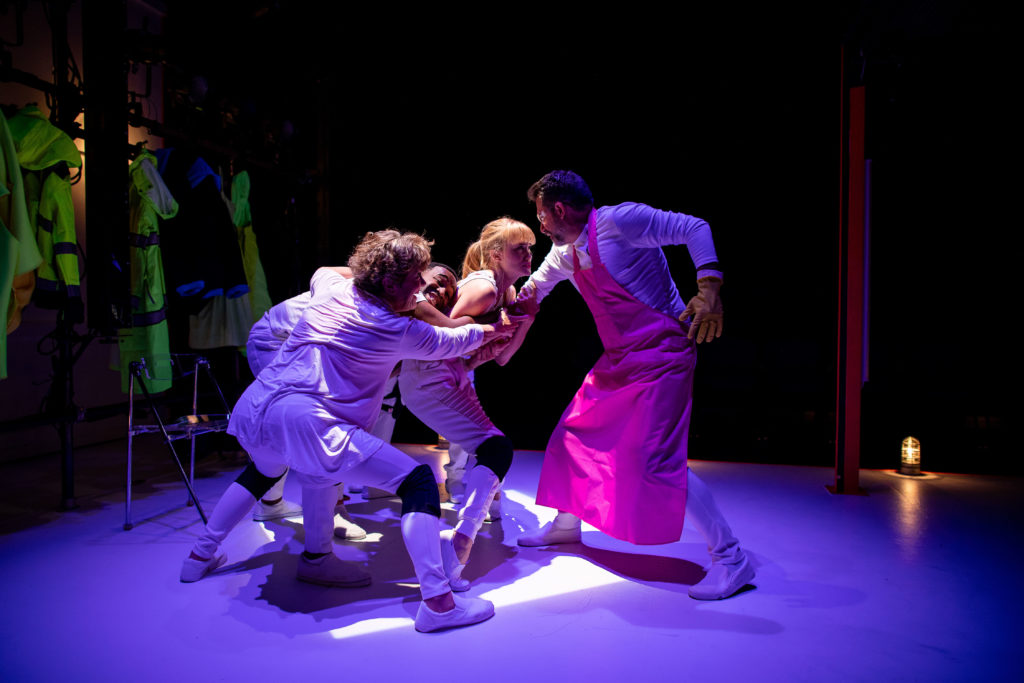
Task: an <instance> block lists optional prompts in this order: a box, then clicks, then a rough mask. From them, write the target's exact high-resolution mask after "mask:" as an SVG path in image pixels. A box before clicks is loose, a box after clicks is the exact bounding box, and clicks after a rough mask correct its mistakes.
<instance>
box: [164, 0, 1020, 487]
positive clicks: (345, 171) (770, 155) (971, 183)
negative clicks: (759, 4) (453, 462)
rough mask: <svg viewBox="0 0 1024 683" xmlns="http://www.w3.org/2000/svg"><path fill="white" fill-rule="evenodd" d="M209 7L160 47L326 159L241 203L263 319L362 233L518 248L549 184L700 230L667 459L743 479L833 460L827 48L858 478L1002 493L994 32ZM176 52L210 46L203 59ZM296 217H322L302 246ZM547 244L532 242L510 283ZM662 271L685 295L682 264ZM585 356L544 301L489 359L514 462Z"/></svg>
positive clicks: (890, 9) (1004, 358)
mask: <svg viewBox="0 0 1024 683" xmlns="http://www.w3.org/2000/svg"><path fill="white" fill-rule="evenodd" d="M228 6H230V7H232V8H233V10H234V11H236V15H235V16H233V17H232V18H233V19H234V20H235V22H234V26H233V28H232V30H231V31H229V32H222V33H217V26H218V25H219V24H218V22H219V21H225V22H226V21H227V18H221V19H219V20H218V19H216V18H211V17H210V16H209V12H210V11H211V10H210V9H209V8H196V7H192V6H191V5H190V4H189V3H186V4H185V5H181V6H180V7H179V6H176V3H172V4H171V14H170V20H171V21H170V22H169V31H168V35H169V37H170V38H171V39H172V40H174V39H175V36H177V37H178V38H180V37H181V36H184V35H186V34H187V35H189V36H190V37H192V40H190V54H192V55H193V56H192V57H191V59H193V60H195V63H196V64H197V65H202V67H203V68H205V69H206V70H207V71H211V70H212V71H216V70H218V69H220V70H222V71H223V73H222V75H221V76H220V82H221V83H224V84H225V85H223V86H222V87H223V88H224V89H225V90H227V89H229V86H228V85H227V83H228V82H230V83H231V85H230V88H231V89H233V90H234V91H235V92H237V93H245V97H246V98H249V99H250V100H251V101H253V102H254V103H255V104H254V106H257V107H260V108H263V109H264V110H265V111H266V112H269V115H270V116H271V117H276V118H277V120H279V121H280V120H283V119H288V120H289V121H290V122H291V123H292V124H293V126H294V129H295V134H294V137H293V138H292V139H291V140H290V142H289V144H290V145H291V147H292V151H291V154H293V155H294V157H295V159H294V160H293V161H295V162H296V163H297V164H298V165H300V166H301V165H303V164H305V165H307V166H315V165H316V163H317V159H318V158H320V159H326V160H327V162H326V163H327V164H328V173H327V175H326V177H324V178H318V179H312V180H311V181H310V182H309V184H308V186H307V187H304V188H300V189H298V190H294V189H293V190H292V191H291V192H284V191H282V190H281V188H270V187H266V186H264V190H263V193H262V195H261V196H259V197H258V198H257V202H256V206H255V210H256V213H255V221H256V223H255V226H256V230H257V234H258V236H259V239H260V243H261V247H262V252H263V254H264V263H265V265H266V267H267V271H268V277H269V278H270V280H271V291H272V294H274V298H275V300H279V299H281V298H283V297H284V296H285V295H287V294H290V293H293V292H295V291H298V289H299V288H301V287H302V286H303V284H304V281H305V278H308V274H309V273H310V272H311V271H312V269H313V268H314V267H316V266H317V265H321V264H325V263H333V264H337V263H341V262H343V261H344V260H345V259H346V257H347V254H348V251H349V250H350V249H351V247H352V245H353V244H354V243H355V242H356V241H357V240H358V238H359V237H360V236H361V235H362V234H363V233H364V232H365V231H367V230H374V229H380V228H383V227H392V226H393V227H398V228H400V229H404V230H415V231H418V232H425V233H426V234H427V236H428V237H430V238H432V239H434V240H435V241H436V246H435V256H436V257H437V258H438V259H439V260H442V261H445V262H448V263H451V264H452V265H458V263H459V262H460V261H461V256H462V252H463V250H464V248H465V246H466V245H467V244H468V243H469V242H471V241H472V240H473V239H474V236H475V234H476V233H477V232H478V231H479V228H480V226H482V225H483V224H484V223H486V222H487V221H488V220H490V219H492V218H495V217H497V216H501V215H510V216H513V217H515V218H518V219H521V220H524V221H525V222H527V223H528V224H530V225H533V226H534V227H536V222H535V219H534V218H533V214H534V210H533V208H532V206H531V205H530V204H529V203H528V202H527V201H526V198H525V191H526V188H527V187H528V186H529V185H530V183H531V182H533V181H534V180H535V179H536V178H538V177H539V176H540V175H542V174H543V173H545V172H546V171H549V170H552V169H554V168H572V169H574V170H576V171H577V172H579V173H580V174H581V175H583V176H584V177H585V178H586V179H587V180H588V182H589V183H590V185H591V188H592V189H593V191H594V194H595V197H596V199H597V202H598V204H614V203H618V202H622V201H640V202H645V203H648V204H651V205H652V206H656V207H658V208H664V209H671V210H676V211H683V212H686V213H691V214H694V215H697V216H700V217H702V218H705V219H707V220H708V221H709V222H710V224H711V226H712V228H713V230H714V234H715V239H716V244H717V247H718V252H719V256H720V259H721V261H722V263H723V264H724V268H725V272H726V282H725V286H724V288H723V299H724V302H725V307H726V327H725V336H724V337H723V338H722V339H720V340H719V341H716V342H715V343H714V344H712V345H709V346H705V347H701V349H700V355H699V366H698V371H697V377H696V392H697V394H696V402H695V412H694V424H693V429H692V431H691V434H692V448H693V455H694V456H696V457H702V458H709V459H737V460H748V461H759V462H788V463H808V464H819V465H829V464H831V462H832V458H833V454H832V443H831V441H832V432H833V430H834V416H833V410H834V405H833V404H834V383H835V379H834V378H835V358H834V354H835V351H834V347H835V342H834V339H835V317H836V313H835V310H836V291H837V288H836V279H837V273H836V264H837V258H838V255H837V254H838V252H837V245H836V239H837V237H836V235H837V221H838V216H837V212H838V202H837V199H838V197H837V195H838V191H839V169H838V159H839V102H840V93H839V75H840V69H841V63H840V46H841V45H843V44H844V42H845V44H846V45H847V48H846V54H847V57H848V59H847V69H848V72H849V73H850V74H852V75H853V77H854V78H855V79H862V80H863V82H864V83H865V84H866V86H867V93H868V156H869V157H871V158H872V169H873V177H872V250H871V276H872V277H871V283H872V291H871V299H870V301H871V354H870V358H869V360H870V371H871V374H870V381H869V382H868V384H867V386H866V387H865V418H866V420H865V450H864V454H863V456H862V461H863V462H864V464H865V465H866V466H878V467H885V466H892V465H893V464H894V458H895V457H896V448H897V444H898V442H899V440H900V439H901V438H902V437H903V436H905V435H907V434H911V433H913V434H914V435H915V436H918V437H919V438H921V440H922V442H923V443H924V449H925V459H926V462H925V467H926V469H927V468H929V466H930V467H931V468H932V469H936V470H939V469H942V470H952V471H995V472H1007V471H1014V472H1017V471H1019V466H1018V465H1017V464H1016V462H1015V460H1014V459H1012V458H1011V457H1010V456H1009V454H1008V452H1007V450H1006V449H1007V448H1008V444H1007V443H1006V435H1007V434H1008V433H1009V426H1008V425H1007V420H1008V419H1010V418H1011V417H1012V416H1011V413H1010V410H1009V408H1008V398H1009V396H1010V392H1009V390H1008V388H1007V376H1008V374H1009V373H1010V370H1011V366H1010V365H1009V358H1010V356H1009V351H1010V343H1011V342H1010V340H1011V339H1012V336H1011V333H1010V326H1011V325H1010V322H1009V321H1010V320H1011V319H1012V314H1011V315H1007V313H1008V312H1009V311H1008V309H1006V307H1005V306H1004V305H1003V304H1002V300H1003V298H1004V297H1005V292H1006V291H1007V290H1008V289H1009V282H1010V281H1009V269H1008V265H1009V252H1008V248H1007V246H1008V245H1006V244H1004V243H1003V240H1004V238H1003V234H1004V233H1005V232H1008V228H1009V226H1010V224H1012V223H1011V220H1012V219H1011V218H1010V216H1011V214H1009V212H1008V204H1009V201H1008V198H1009V196H1010V191H1011V187H1010V183H1011V180H1010V178H1011V176H1010V174H1007V173H1006V172H1005V170H1006V165H1007V164H1005V163H1003V161H1004V160H1006V159H1008V158H1012V157H1013V155H1012V154H1011V153H1010V151H1009V149H1010V146H1011V143H1012V133H1011V126H1010V120H1009V116H1010V114H1009V112H1010V108H1009V106H1008V102H1009V97H1010V94H1011V93H1010V89H1009V88H1008V83H1009V81H1008V80H1007V78H1006V75H1007V72H1008V64H1009V60H1010V47H1009V44H1010V43H1009V41H1008V40H1006V37H1007V31H1006V29H1005V22H1004V21H1003V19H1004V18H1003V17H1000V16H999V15H996V14H992V13H988V12H987V11H985V10H984V9H978V8H977V7H975V6H973V5H972V7H971V8H968V7H966V5H964V6H961V4H960V3H954V2H949V3H938V4H936V3H913V2H906V3H896V4H886V5H885V8H884V9H883V8H882V6H881V5H880V4H875V3H852V4H850V5H849V6H848V7H845V8H841V9H840V10H838V11H834V12H832V13H830V14H827V15H826V14H812V15H808V14H806V13H800V12H797V11H796V10H792V11H789V12H787V13H783V12H780V11H778V10H773V11H771V12H769V11H767V10H763V11H762V12H761V14H759V15H751V14H749V13H748V14H743V15H730V14H729V13H728V12H726V11H718V12H712V11H701V12H697V11H687V12H685V13H683V12H679V11H677V12H676V13H675V14H654V15H646V16H639V15H637V14H623V13H620V14H617V15H615V16H614V17H603V16H601V17H594V16H587V17H571V16H569V15H567V14H562V13H559V14H558V15H557V16H556V15H555V14H552V13H550V12H548V13H546V14H545V13H540V12H538V13H534V14H530V15H526V16H524V15H521V14H515V15H513V14H511V13H509V14H507V15H503V16H497V15H490V16H483V15H480V16H476V15H467V14H457V13H454V12H453V13H452V14H450V15H448V16H441V15H438V14H429V15H428V14H422V15H417V16H410V15H408V14H403V15H402V16H383V15H382V14H373V15H372V16H371V15H370V13H362V14H357V13H354V12H352V11H351V10H350V9H344V10H343V9H339V10H336V11H335V12H334V13H333V14H316V13H314V12H313V11H312V10H309V9H304V8H298V7H293V6H292V5H291V4H289V3H270V4H268V3H235V4H232V3H228ZM243 9H244V10H245V12H241V10H243ZM239 12H241V14H243V15H244V18H245V19H246V21H243V22H238V21H237V19H238V13H239ZM246 12H248V13H246ZM226 13H227V12H226ZM198 16H202V17H204V18H205V21H206V23H205V24H203V25H202V27H200V24H199V22H197V21H195V18H196V17H198ZM200 30H206V31H209V32H210V33H211V34H215V33H216V34H217V38H216V40H214V39H211V40H210V41H209V43H208V46H207V47H206V48H205V49H206V50H207V51H206V52H202V53H201V55H202V56H201V58H200V57H197V56H196V52H195V46H196V42H197V41H195V40H194V35H195V32H196V31H200ZM229 75H230V76H229ZM318 126H319V127H320V132H319V133H317V129H318ZM328 133H329V134H328ZM318 183H323V185H322V187H323V188H325V189H326V190H327V192H326V196H327V197H328V206H327V209H326V211H327V212H328V213H326V214H324V211H325V209H324V208H323V207H322V206H318V205H317V204H316V200H315V196H316V188H317V186H318V185H317V184H318ZM268 184H271V183H270V182H268ZM257 191H259V188H257ZM292 198H297V199H296V201H295V203H294V204H292V203H290V202H291V201H292ZM285 205H288V206H285ZM261 206H262V207H263V216H264V217H263V218H262V219H261V215H260V209H261ZM285 208H288V212H285ZM286 213H287V215H285V214H286ZM318 215H328V216H329V219H330V225H329V240H328V241H327V242H326V244H325V243H324V240H322V239H319V237H318V235H317V233H316V229H315V224H316V220H317V217H318ZM261 220H262V222H261ZM548 246H549V243H548V242H547V241H546V240H545V238H543V237H542V236H539V244H538V248H537V254H536V256H535V263H539V261H540V259H541V258H542V257H543V254H544V252H545V251H546V250H547V248H548ZM667 252H668V254H669V259H670V261H671V263H672V265H673V269H674V272H675V273H676V276H677V282H678V284H679V286H680V290H681V292H682V293H683V295H684V297H685V296H689V295H690V294H692V292H693V272H692V264H691V263H690V261H689V257H688V254H687V252H686V250H685V248H682V247H679V248H670V249H668V250H667ZM599 353H600V342H599V341H598V340H597V338H596V334H595V333H594V329H593V323H592V321H591V319H590V317H589V313H588V312H587V311H586V308H585V306H584V304H583V303H582V301H581V300H580V298H579V297H578V295H577V294H576V293H575V291H574V290H572V288H571V286H570V285H568V284H564V285H561V286H559V288H558V289H557V290H556V292H555V293H554V294H553V295H552V296H551V297H550V298H549V300H548V301H546V302H545V304H544V307H543V309H542V313H541V316H540V318H539V319H538V322H537V324H536V325H535V326H534V329H533V331H532V332H531V337H530V339H528V341H527V344H526V346H525V347H524V348H523V350H522V351H521V353H520V354H519V355H518V356H517V357H516V358H515V359H514V360H513V361H512V363H510V364H509V365H508V366H506V367H505V368H496V367H485V368H482V369H481V370H480V371H479V372H478V375H477V383H478V388H479V393H480V396H481V399H482V401H483V403H484V406H485V408H487V410H488V412H489V413H490V414H491V415H492V417H493V418H494V420H495V422H496V423H497V424H498V425H499V427H501V428H502V429H504V430H505V431H506V432H507V433H508V434H509V435H510V436H512V437H513V439H514V440H515V442H516V443H517V445H518V446H519V447H523V448H543V446H544V442H545V440H546V437H547V434H548V433H549V432H550V429H551V427H552V426H553V424H554V422H555V421H556V420H557V418H558V415H559V413H560V411H561V409H562V408H563V407H564V405H565V403H566V402H567V400H568V398H569V397H570V396H571V394H572V393H573V391H574V390H575V389H576V387H577V386H578V384H579V381H580V380H581V378H582V376H583V374H584V373H585V372H586V370H587V369H588V368H589V367H590V365H591V364H592V363H593V361H594V359H595V358H596V357H597V355H598V354H599ZM429 438H431V434H430V433H429V431H427V430H426V429H425V428H424V427H422V426H421V425H418V423H416V422H415V420H413V419H411V417H410V416H408V414H407V415H406V416H404V417H403V419H402V420H401V421H400V422H399V427H398V430H397V433H396V440H411V441H419V440H423V439H429ZM929 458H930V461H929Z"/></svg>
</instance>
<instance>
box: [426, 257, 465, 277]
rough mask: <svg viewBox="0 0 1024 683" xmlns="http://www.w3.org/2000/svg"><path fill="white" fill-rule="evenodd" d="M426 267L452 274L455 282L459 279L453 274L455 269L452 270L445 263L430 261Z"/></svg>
mask: <svg viewBox="0 0 1024 683" xmlns="http://www.w3.org/2000/svg"><path fill="white" fill-rule="evenodd" d="M427 267H428V268H444V269H445V270H447V271H448V272H449V273H451V274H452V277H453V278H455V279H456V280H458V279H459V276H458V275H457V274H456V273H455V269H454V268H452V267H451V266H449V265H448V264H447V263H441V262H440V261H431V262H430V265H429V266H427Z"/></svg>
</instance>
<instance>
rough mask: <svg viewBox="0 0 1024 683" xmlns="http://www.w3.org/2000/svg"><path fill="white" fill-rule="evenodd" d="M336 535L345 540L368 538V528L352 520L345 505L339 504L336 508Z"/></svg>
mask: <svg viewBox="0 0 1024 683" xmlns="http://www.w3.org/2000/svg"><path fill="white" fill-rule="evenodd" d="M334 510H335V513H336V514H335V515H334V537H335V538H340V539H341V540H343V541H356V540H358V539H360V538H366V530H365V529H364V528H363V527H361V526H359V525H358V524H356V523H355V522H353V521H352V519H351V518H350V517H349V516H348V510H346V509H345V506H344V505H341V504H340V503H339V504H338V507H336V508H334Z"/></svg>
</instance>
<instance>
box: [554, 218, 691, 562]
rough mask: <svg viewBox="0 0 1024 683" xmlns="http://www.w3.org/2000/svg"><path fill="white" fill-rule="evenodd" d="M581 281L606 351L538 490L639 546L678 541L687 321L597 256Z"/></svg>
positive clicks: (561, 428) (563, 427)
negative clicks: (641, 295) (634, 290)
mask: <svg viewBox="0 0 1024 683" xmlns="http://www.w3.org/2000/svg"><path fill="white" fill-rule="evenodd" d="M596 215H597V214H596V213H595V212H594V211H591V213H590V219H589V221H588V223H587V227H588V233H589V235H588V238H587V244H588V249H589V252H590V256H591V259H592V260H593V264H594V265H593V268H591V269H590V270H580V263H579V258H578V257H577V256H576V252H575V249H574V250H573V266H574V270H573V275H574V277H575V279H576V283H577V284H578V285H579V289H580V293H581V294H582V295H583V298H584V300H586V302H587V305H588V306H589V307H590V311H591V313H593V315H594V322H595V323H596V324H597V332H598V334H599V335H600V337H601V341H602V343H603V344H604V354H603V355H602V356H601V358H599V359H598V361H597V364H596V365H595V366H594V368H593V369H592V370H591V371H590V373H589V374H588V375H587V377H586V379H584V380H583V386H581V387H580V389H579V391H577V392H576V395H575V396H574V397H573V399H572V401H571V402H570V403H569V407H568V408H566V409H565V412H564V413H562V418H561V419H560V420H559V422H558V425H557V426H556V427H555V431H554V432H552V434H551V439H550V440H549V441H548V446H547V450H546V451H545V455H544V464H543V467H542V469H541V475H540V483H539V486H538V488H537V502H538V503H540V504H541V505H546V506H548V507H553V508H557V509H559V510H565V511H566V512H571V513H573V514H574V515H576V516H578V517H580V518H581V519H583V521H585V522H588V523H589V524H592V525H594V526H595V527H597V528H598V529H600V530H601V531H603V532H604V533H606V534H608V535H609V536H613V537H615V538H618V539H621V540H624V541H629V542H631V543H637V544H643V545H651V544H657V543H671V542H674V541H678V540H679V537H680V535H681V534H682V531H683V514H684V512H685V509H686V444H687V434H688V431H689V425H690V405H691V389H692V385H693V370H694V367H695V365H696V361H697V355H696V352H695V351H694V348H693V343H692V342H691V341H690V340H688V339H687V338H686V329H685V328H684V327H683V326H682V325H680V323H679V321H677V320H675V319H673V318H672V317H670V316H668V315H666V314H665V313H662V312H661V311H657V310H655V309H653V308H651V307H650V306H648V305H647V304H645V303H643V302H641V301H638V300H637V299H636V298H635V297H634V296H633V295H632V294H630V293H629V292H627V291H626V290H625V289H623V288H622V286H621V285H619V284H618V283H617V282H616V281H615V280H614V279H613V278H612V276H611V274H610V273H609V272H608V268H607V267H606V266H605V265H604V263H602V262H601V258H600V255H599V254H598V251H597V225H596Z"/></svg>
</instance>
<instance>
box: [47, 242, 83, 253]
mask: <svg viewBox="0 0 1024 683" xmlns="http://www.w3.org/2000/svg"><path fill="white" fill-rule="evenodd" d="M53 253H54V254H77V253H78V245H77V244H76V243H74V242H54V243H53Z"/></svg>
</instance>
